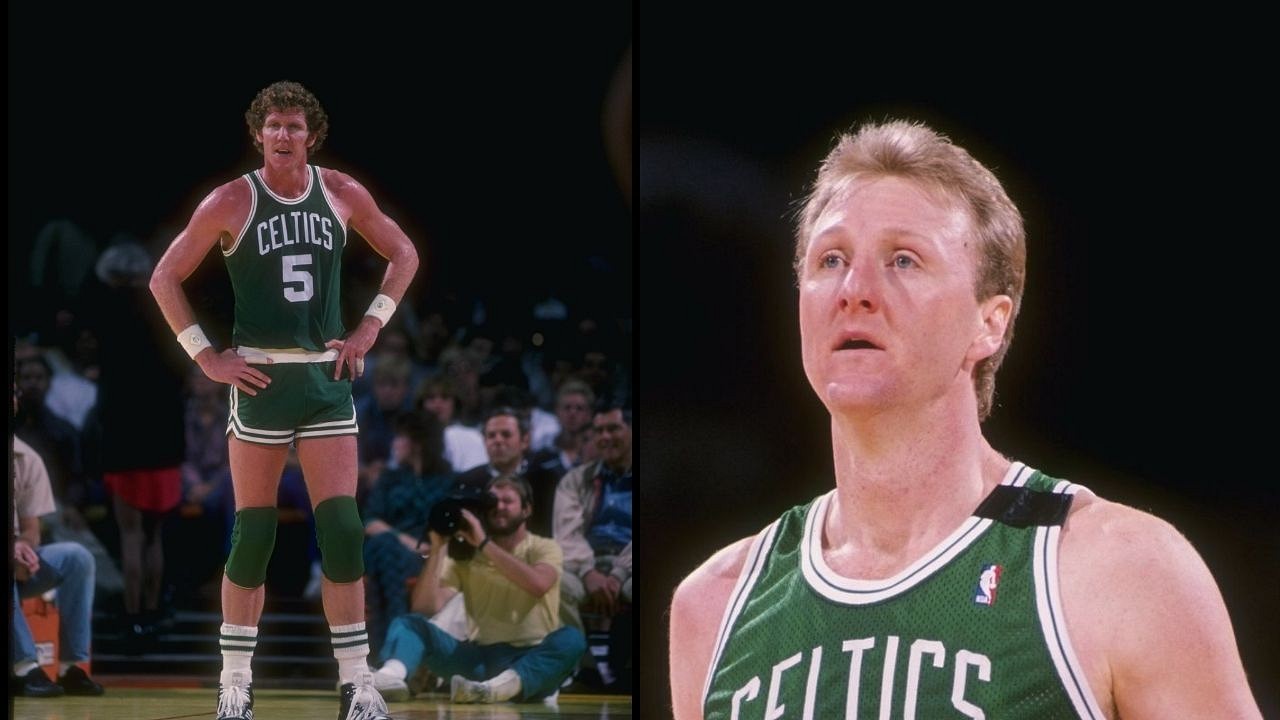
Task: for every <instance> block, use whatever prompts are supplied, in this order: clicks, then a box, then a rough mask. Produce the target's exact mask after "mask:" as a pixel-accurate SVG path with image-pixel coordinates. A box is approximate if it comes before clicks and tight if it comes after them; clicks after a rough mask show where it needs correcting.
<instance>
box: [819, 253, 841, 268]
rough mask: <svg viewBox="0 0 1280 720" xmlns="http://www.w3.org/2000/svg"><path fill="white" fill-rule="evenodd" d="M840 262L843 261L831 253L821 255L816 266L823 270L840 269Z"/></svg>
mask: <svg viewBox="0 0 1280 720" xmlns="http://www.w3.org/2000/svg"><path fill="white" fill-rule="evenodd" d="M842 262H843V260H841V259H840V256H839V255H836V254H834V253H833V254H830V255H823V256H822V258H821V259H820V260H818V265H819V266H820V267H824V268H837V267H840V265H841V263H842Z"/></svg>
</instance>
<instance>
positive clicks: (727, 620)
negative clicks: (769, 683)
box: [702, 520, 780, 708]
mask: <svg viewBox="0 0 1280 720" xmlns="http://www.w3.org/2000/svg"><path fill="white" fill-rule="evenodd" d="M779 522H780V520H774V521H773V522H772V523H771V524H770V525H769V527H766V528H765V529H764V530H763V531H761V533H760V534H759V535H757V536H756V539H755V540H753V541H752V542H751V549H750V550H749V551H748V552H747V561H746V562H745V563H743V564H742V572H740V573H738V582H737V584H736V585H734V586H733V593H732V594H730V595H729V603H728V604H727V605H725V608H724V617H723V618H721V620H720V632H719V633H718V634H717V635H716V648H715V653H714V654H712V656H711V664H710V665H708V666H707V679H706V681H705V682H704V683H703V685H702V707H704V708H705V707H706V706H707V696H708V695H709V694H710V693H711V678H712V677H713V676H714V675H715V674H716V670H717V669H719V667H720V654H721V653H722V652H724V646H725V643H727V642H728V641H729V633H730V631H731V629H732V628H733V624H734V623H735V622H737V620H738V615H739V614H741V613H742V608H744V607H746V604H747V598H748V597H750V596H751V589H752V588H753V587H755V584H756V581H757V580H759V579H760V574H761V572H763V571H764V566H765V563H766V561H767V560H768V559H769V552H770V550H772V549H773V538H774V535H776V534H777V532H778V523H779Z"/></svg>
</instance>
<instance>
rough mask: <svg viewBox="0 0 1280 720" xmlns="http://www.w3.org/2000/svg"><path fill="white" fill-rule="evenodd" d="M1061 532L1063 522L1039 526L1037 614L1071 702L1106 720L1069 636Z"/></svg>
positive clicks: (1061, 488)
mask: <svg viewBox="0 0 1280 720" xmlns="http://www.w3.org/2000/svg"><path fill="white" fill-rule="evenodd" d="M1080 487H1081V486H1079V485H1075V484H1073V483H1069V482H1067V481H1066V480H1062V481H1060V482H1059V483H1058V484H1057V485H1055V486H1054V487H1053V492H1054V493H1057V494H1063V493H1065V494H1067V495H1075V494H1076V492H1078V491H1079V490H1080ZM1061 534H1062V526H1061V525H1047V526H1042V527H1039V528H1037V529H1036V541H1035V549H1034V551H1033V553H1032V556H1033V561H1032V566H1033V568H1034V576H1035V584H1036V613H1037V615H1039V618H1040V628H1041V630H1042V631H1043V632H1044V640H1045V644H1046V645H1047V646H1048V649H1049V655H1050V656H1051V657H1052V658H1053V665H1054V667H1055V668H1056V669H1057V671H1058V679H1059V680H1061V681H1062V687H1063V689H1064V690H1066V691H1067V697H1069V698H1071V704H1072V706H1074V707H1075V710H1076V713H1077V714H1078V715H1079V716H1080V717H1082V718H1089V719H1090V720H1103V719H1104V718H1105V717H1106V715H1104V714H1103V713H1102V708H1101V707H1100V706H1099V704H1098V700H1097V697H1096V696H1095V695H1094V694H1093V690H1092V689H1090V688H1089V680H1088V678H1087V677H1086V676H1085V674H1084V668H1083V667H1082V666H1081V665H1080V661H1079V660H1078V659H1077V658H1076V652H1075V649H1074V648H1073V647H1072V646H1071V640H1070V639H1069V638H1068V636H1067V621H1066V616H1065V615H1063V612H1062V595H1061V593H1059V591H1058V579H1059V578H1058V546H1059V541H1060V536H1061Z"/></svg>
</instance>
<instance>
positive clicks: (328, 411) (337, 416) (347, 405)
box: [227, 348, 358, 445]
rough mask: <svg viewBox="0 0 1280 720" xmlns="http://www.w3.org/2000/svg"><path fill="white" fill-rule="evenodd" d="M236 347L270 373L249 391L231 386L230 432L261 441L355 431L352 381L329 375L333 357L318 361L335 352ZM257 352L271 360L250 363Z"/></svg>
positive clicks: (268, 442) (283, 442) (284, 441)
mask: <svg viewBox="0 0 1280 720" xmlns="http://www.w3.org/2000/svg"><path fill="white" fill-rule="evenodd" d="M237 352H239V353H240V354H241V355H243V356H245V358H246V360H248V362H250V363H252V364H253V365H254V367H255V368H256V369H258V370H261V371H262V372H263V373H265V374H266V375H267V377H270V378H271V383H270V384H269V385H267V387H266V388H265V389H259V390H258V394H257V395H252V396H251V395H249V394H248V393H244V392H241V391H240V389H239V388H237V387H235V386H234V385H233V386H231V415H230V417H229V418H228V420H227V432H228V433H231V434H233V435H235V436H236V437H237V438H239V439H241V440H245V441H248V442H253V443H260V444H263V445H286V444H288V443H291V442H293V441H294V440H295V439H296V438H306V437H327V436H330V435H355V434H356V433H357V431H358V428H357V427H356V408H355V403H354V402H352V400H351V381H350V380H349V379H347V378H343V379H341V380H334V379H333V366H334V361H333V360H332V359H329V360H317V358H322V357H330V356H336V355H337V352H336V351H331V352H329V353H308V352H303V351H280V350H271V351H259V350H254V349H253V348H238V349H237ZM255 354H256V355H257V356H261V355H264V354H265V355H268V356H270V357H271V358H272V359H273V360H274V362H273V363H271V364H258V363H254V359H255Z"/></svg>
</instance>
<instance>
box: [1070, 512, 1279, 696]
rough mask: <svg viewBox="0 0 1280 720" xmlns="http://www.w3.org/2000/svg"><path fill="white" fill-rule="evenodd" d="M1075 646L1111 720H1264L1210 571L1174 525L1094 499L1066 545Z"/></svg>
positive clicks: (1074, 518)
mask: <svg viewBox="0 0 1280 720" xmlns="http://www.w3.org/2000/svg"><path fill="white" fill-rule="evenodd" d="M1061 558H1062V559H1061V567H1060V580H1061V587H1062V594H1063V598H1062V601H1063V607H1064V610H1065V612H1066V616H1067V624H1068V629H1069V632H1070V634H1071V637H1072V641H1073V644H1074V645H1075V647H1076V651H1077V653H1078V655H1079V656H1080V660H1081V662H1082V663H1083V664H1084V667H1085V672H1086V674H1087V675H1088V677H1089V682H1090V685H1091V687H1092V689H1093V691H1094V693H1095V695H1096V696H1097V698H1098V701H1099V703H1100V704H1101V705H1102V707H1103V709H1104V710H1105V711H1106V712H1108V713H1109V714H1110V716H1111V717H1112V718H1123V719H1124V720H1148V719H1155V718H1170V717H1214V718H1260V717H1261V714H1260V713H1259V710H1258V707H1257V704H1256V703H1255V701H1254V699H1253V695H1252V693H1251V692H1250V690H1249V685H1248V681H1247V680H1246V678H1245V674H1244V667H1243V665H1242V663H1241V660H1240V653H1239V650H1238V649H1237V647H1236V642H1235V634H1234V632H1233V631H1232V628H1231V621H1230V619H1229V617H1228V616H1227V609H1226V606H1225V605H1224V603H1223V601H1222V595H1221V593H1220V592H1219V591H1218V587H1217V584H1216V583H1215V582H1214V580H1213V577H1212V575H1211V574H1210V573H1209V569H1208V568H1207V567H1206V566H1205V564H1204V561H1203V560H1201V559H1200V556H1199V555H1198V554H1197V553H1196V551H1195V549H1194V548H1193V547H1192V546H1191V543H1189V542H1188V541H1187V539H1186V538H1184V537H1183V536H1182V535H1181V534H1180V533H1179V532H1178V531H1177V530H1176V529H1174V527H1173V526H1172V525H1170V524H1169V523H1167V522H1165V521H1163V520H1161V519H1159V518H1156V517H1154V516H1152V515H1148V514H1147V513H1144V512H1141V511H1138V510H1135V509H1133V508H1129V507H1126V506H1124V505H1120V504H1118V503H1113V502H1107V501H1105V500H1099V499H1096V498H1093V499H1092V500H1091V501H1089V502H1086V503H1085V504H1083V506H1082V507H1080V508H1079V509H1078V510H1076V511H1074V512H1073V513H1072V514H1071V517H1070V518H1069V519H1068V521H1067V525H1066V528H1065V530H1064V532H1063V536H1062V548H1061Z"/></svg>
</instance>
